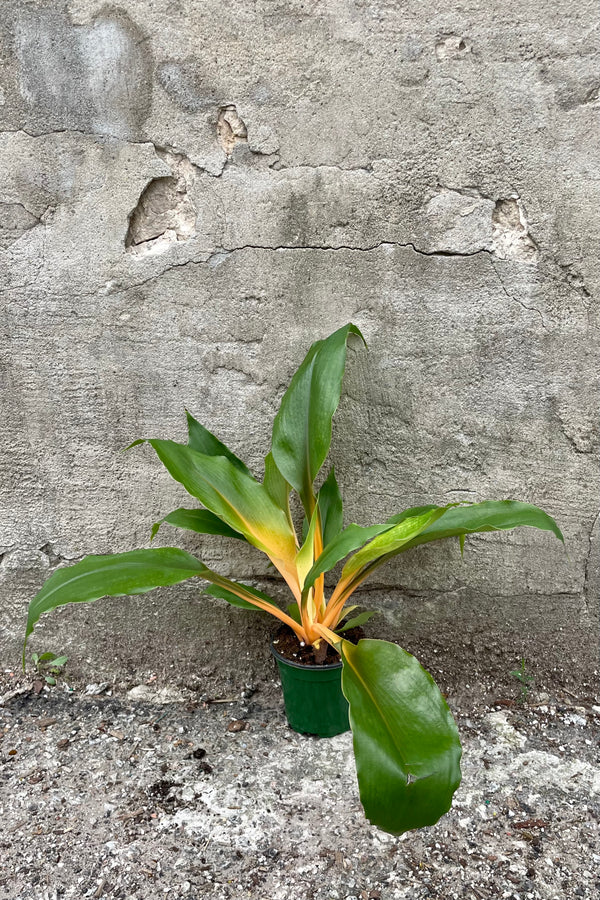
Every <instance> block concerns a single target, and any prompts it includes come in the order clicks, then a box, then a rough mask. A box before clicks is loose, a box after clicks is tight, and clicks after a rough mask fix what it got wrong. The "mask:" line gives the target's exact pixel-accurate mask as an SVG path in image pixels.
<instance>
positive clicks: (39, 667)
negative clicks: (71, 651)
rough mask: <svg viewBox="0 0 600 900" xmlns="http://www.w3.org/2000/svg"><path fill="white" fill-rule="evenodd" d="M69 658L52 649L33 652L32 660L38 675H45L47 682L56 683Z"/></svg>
mask: <svg viewBox="0 0 600 900" xmlns="http://www.w3.org/2000/svg"><path fill="white" fill-rule="evenodd" d="M67 660H68V657H67V656H57V655H56V653H52V652H50V651H47V652H46V653H32V654H31V661H32V663H33V664H34V666H35V671H36V672H37V673H38V675H42V676H43V678H44V681H45V682H46V683H47V684H56V678H57V676H58V675H62V670H63V667H64V665H65V663H66V662H67Z"/></svg>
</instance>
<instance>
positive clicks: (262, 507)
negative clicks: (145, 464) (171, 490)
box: [148, 439, 296, 560]
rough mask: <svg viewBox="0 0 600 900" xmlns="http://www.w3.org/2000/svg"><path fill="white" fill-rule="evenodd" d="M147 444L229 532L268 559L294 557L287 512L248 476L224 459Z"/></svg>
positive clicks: (180, 447)
mask: <svg viewBox="0 0 600 900" xmlns="http://www.w3.org/2000/svg"><path fill="white" fill-rule="evenodd" d="M148 443H149V444H151V446H152V447H153V448H154V449H155V450H156V453H157V454H158V456H159V458H160V460H161V462H162V463H163V465H164V466H165V467H166V468H167V470H168V471H169V473H170V474H171V475H172V477H173V478H174V479H175V481H178V482H179V483H180V484H182V485H183V486H184V488H185V489H186V490H187V491H188V492H189V493H190V494H192V496H193V497H196V498H197V499H198V500H200V502H201V503H202V504H203V505H204V506H206V507H207V509H209V510H210V511H211V512H212V513H214V514H215V515H216V516H218V517H219V518H220V519H222V520H223V521H224V522H226V523H227V525H229V526H230V528H232V529H233V530H234V531H238V532H240V534H243V535H244V537H245V538H246V539H247V540H248V541H249V542H250V543H251V544H253V545H254V546H255V547H258V548H259V550H262V551H263V552H265V553H267V554H268V555H269V556H271V557H276V558H278V559H288V560H289V559H291V558H293V557H294V556H295V554H296V540H295V536H294V534H293V532H292V529H291V527H290V524H289V522H288V520H287V518H286V515H285V513H284V512H283V510H281V509H280V508H279V507H278V506H276V504H275V503H274V501H273V500H272V499H271V497H270V496H269V494H268V492H267V490H266V489H265V488H264V486H263V485H262V484H259V483H258V481H255V479H254V478H252V476H250V475H248V474H247V472H245V471H243V470H242V469H240V468H239V467H237V466H235V465H234V464H233V463H232V462H231V461H230V460H229V459H227V458H226V457H224V456H207V455H206V454H204V453H199V452H198V451H196V450H193V449H192V448H191V447H188V446H186V445H185V444H177V443H175V441H162V440H156V439H151V440H149V441H148Z"/></svg>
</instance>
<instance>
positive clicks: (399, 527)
mask: <svg viewBox="0 0 600 900" xmlns="http://www.w3.org/2000/svg"><path fill="white" fill-rule="evenodd" d="M446 509H447V507H445V506H442V507H437V508H433V509H427V510H426V512H423V513H421V514H420V515H415V516H409V517H407V518H404V519H402V521H401V522H399V523H398V524H396V525H391V526H389V522H388V523H386V524H388V528H387V529H386V531H384V532H383V534H379V535H377V536H376V537H375V538H373V540H372V541H369V543H368V544H365V546H364V547H363V548H362V549H361V550H359V551H358V553H355V554H354V556H351V557H350V559H349V560H348V562H347V563H346V565H345V566H344V568H343V569H342V579H343V580H347V579H350V578H353V577H354V576H355V575H356V574H357V573H358V572H360V571H361V570H363V569H365V568H366V567H367V566H371V565H372V564H373V563H375V562H376V561H378V560H379V559H381V558H382V557H386V558H387V557H389V556H391V555H393V554H394V553H396V552H398V550H399V549H400V548H401V547H403V546H404V545H405V544H407V543H408V541H410V540H411V539H413V538H415V537H417V535H419V534H421V532H422V531H424V530H425V528H427V527H428V525H430V524H431V523H433V522H435V520H436V519H439V518H440V516H442V515H443V514H444V512H445V511H446Z"/></svg>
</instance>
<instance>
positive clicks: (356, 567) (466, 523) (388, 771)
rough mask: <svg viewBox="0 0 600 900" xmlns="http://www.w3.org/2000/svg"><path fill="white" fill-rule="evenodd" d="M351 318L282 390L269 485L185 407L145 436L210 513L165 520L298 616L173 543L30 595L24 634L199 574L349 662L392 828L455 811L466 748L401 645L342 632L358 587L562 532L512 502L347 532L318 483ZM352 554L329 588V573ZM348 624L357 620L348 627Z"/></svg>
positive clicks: (372, 805)
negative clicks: (376, 576)
mask: <svg viewBox="0 0 600 900" xmlns="http://www.w3.org/2000/svg"><path fill="white" fill-rule="evenodd" d="M351 334H352V335H356V336H358V337H359V338H362V335H361V334H360V331H359V330H358V328H356V327H355V326H354V325H352V324H348V325H346V326H344V327H343V328H340V329H339V330H338V331H336V332H334V333H333V334H332V335H330V336H329V337H328V338H326V339H325V340H320V341H317V342H316V343H315V344H313V345H312V347H311V348H310V350H309V351H308V354H307V356H306V358H305V359H304V361H303V363H302V364H301V366H300V368H299V369H298V371H297V372H296V373H295V375H294V376H293V378H292V380H291V383H290V386H289V388H288V390H287V391H286V393H285V394H284V396H283V399H282V401H281V406H280V409H279V412H278V413H277V415H276V417H275V421H274V424H273V434H272V443H271V449H270V452H269V453H268V454H267V456H266V458H265V471H264V479H263V481H262V483H261V482H259V481H258V480H257V479H256V478H255V477H254V476H253V475H252V474H251V472H250V471H249V470H248V468H247V467H246V465H245V464H244V463H243V462H242V461H241V459H239V458H238V457H237V456H236V455H235V454H234V453H232V451H231V450H229V449H228V448H227V447H225V446H224V445H223V444H222V443H221V442H220V441H219V440H218V439H217V438H216V437H215V436H214V435H213V434H211V432H209V431H207V429H206V428H204V427H203V426H202V425H201V424H200V423H199V422H197V421H196V419H194V418H193V416H191V415H190V414H189V413H187V422H188V442H187V444H179V443H175V442H174V441H168V440H157V439H149V440H147V441H144V440H138V441H134V443H133V444H131V445H130V446H132V447H133V446H135V445H136V444H143V443H148V444H149V445H150V446H151V447H152V448H153V449H154V450H155V452H156V453H157V455H158V457H159V459H160V460H161V462H162V463H163V464H164V465H165V466H166V468H167V470H168V471H169V473H170V474H171V475H172V477H173V478H174V479H175V480H176V481H178V482H179V483H180V484H182V485H183V486H184V487H185V488H186V490H187V491H188V492H189V493H190V494H191V495H192V496H193V497H194V498H196V499H197V500H199V501H200V503H201V504H202V505H203V507H204V508H203V509H198V508H195V509H176V510H175V511H174V512H172V513H170V514H169V515H167V516H166V517H165V518H164V519H163V520H161V522H158V523H156V525H155V526H154V528H153V531H152V534H153V536H154V535H155V534H156V532H157V531H158V528H159V527H160V526H161V524H162V523H163V522H164V523H167V524H169V525H174V526H176V527H179V528H186V529H190V530H192V531H195V532H198V533H200V534H217V535H223V536H224V537H227V538H231V539H235V540H239V541H246V542H248V543H250V544H252V545H253V546H254V547H256V548H257V549H259V550H261V551H263V552H264V553H265V554H266V555H267V557H268V559H269V560H270V562H271V563H272V564H273V566H274V567H275V568H276V569H277V570H278V571H279V572H280V573H281V575H282V577H283V579H284V580H285V582H286V583H287V585H288V587H289V590H290V591H291V593H292V595H293V598H294V601H295V603H294V605H293V608H294V609H295V614H294V615H290V613H289V612H287V611H286V610H284V609H283V608H282V607H281V606H280V605H279V604H278V603H276V602H275V601H274V600H273V599H272V598H271V597H269V596H267V595H266V594H264V593H262V592H261V591H258V590H256V589H255V588H253V587H250V586H249V585H245V584H240V583H237V582H235V581H232V580H230V579H228V578H225V577H223V576H222V575H219V574H218V573H216V572H213V571H211V569H209V568H208V567H207V566H205V565H204V564H203V563H202V562H200V560H198V559H196V558H195V557H193V556H191V555H190V554H189V553H186V552H185V551H183V550H179V549H177V548H176V547H162V548H160V549H145V550H132V551H129V552H126V553H117V554H114V555H108V556H87V557H85V558H84V559H83V560H82V561H81V562H79V563H76V564H75V565H73V566H71V567H69V568H61V569H58V570H57V571H55V572H54V573H53V574H52V575H51V577H50V578H49V579H48V581H47V582H46V584H45V585H44V586H43V588H42V590H41V591H40V592H39V593H38V594H37V596H36V597H35V598H34V599H33V600H32V601H31V604H30V607H29V615H28V620H27V629H26V637H25V640H26V641H27V638H28V637H29V635H30V634H31V632H32V630H33V627H34V625H35V623H36V622H37V621H38V619H39V617H40V615H42V613H45V612H47V611H48V610H50V609H53V608H55V607H58V606H62V605H63V604H66V603H78V602H85V601H92V600H97V599H98V598H100V597H102V596H107V595H108V596H122V595H129V594H141V593H144V592H146V591H150V590H152V589H153V588H156V587H159V586H165V585H173V584H177V583H179V582H182V581H184V580H186V579H188V578H193V577H199V578H202V579H204V580H205V581H207V582H209V584H210V587H209V588H208V593H210V594H212V595H213V596H215V597H221V598H223V599H224V600H226V601H228V602H229V603H231V604H233V605H234V606H238V607H242V608H244V609H255V610H256V609H258V610H263V611H264V612H268V613H270V614H271V615H273V616H275V617H276V618H277V619H278V620H279V621H280V622H283V623H285V624H286V625H288V626H289V627H290V628H291V629H292V630H293V631H294V632H295V634H296V635H297V637H298V638H299V640H301V641H304V642H305V643H307V644H311V645H313V646H314V647H315V648H316V649H317V651H319V650H320V649H321V647H322V642H324V641H325V642H327V643H329V644H331V645H332V646H334V647H335V648H336V649H337V650H338V652H339V654H340V656H341V659H342V663H343V675H342V687H343V691H344V694H345V695H346V698H347V699H348V701H349V705H350V723H351V727H352V731H353V737H354V750H355V756H356V766H357V773H358V782H359V788H360V797H361V801H362V804H363V806H364V809H365V812H366V815H367V817H368V818H369V819H370V821H371V822H373V823H374V824H375V825H377V826H379V827H380V828H382V829H384V830H386V831H389V832H391V833H396V834H399V833H402V832H404V831H407V830H408V829H411V828H418V827H421V826H424V825H431V824H433V823H434V822H436V821H437V820H438V819H439V817H440V816H441V815H443V814H444V813H445V812H446V811H447V810H448V809H449V807H450V804H451V801H452V795H453V793H454V791H455V790H456V788H457V787H458V784H459V782H460V766H459V762H460V756H461V746H460V741H459V737H458V732H457V729H456V725H455V723H454V720H453V718H452V716H451V714H450V711H449V709H448V706H447V704H446V702H445V700H444V699H443V697H442V695H441V693H440V691H439V689H438V688H437V686H436V684H435V683H434V681H433V679H432V677H431V676H430V675H429V673H428V672H426V671H425V670H424V669H423V668H421V666H420V665H419V663H418V662H417V660H416V659H415V658H414V657H413V656H411V655H410V654H409V653H407V652H406V651H405V650H403V649H402V648H401V647H399V646H397V645H396V644H392V643H388V642H386V641H381V640H361V641H359V643H358V644H356V645H354V644H352V643H350V642H349V641H347V640H345V639H344V638H343V636H342V635H341V634H340V633H339V632H340V630H341V629H340V622H342V621H343V620H344V618H345V617H346V616H347V614H348V611H349V610H348V606H347V603H348V600H349V599H350V597H351V596H352V594H353V592H354V591H355V590H356V589H357V588H358V587H359V585H361V584H362V583H363V581H364V580H365V578H367V577H368V576H369V575H371V574H372V572H374V571H375V570H376V569H377V568H378V567H379V566H381V565H382V564H383V563H385V562H387V560H389V559H391V558H393V557H394V556H396V555H397V554H399V553H404V552H406V551H408V550H410V549H412V548H413V547H416V546H418V545H419V544H425V543H428V542H430V541H437V540H440V539H442V538H448V537H458V538H459V541H460V546H461V550H462V547H463V542H464V538H465V535H466V534H471V533H473V532H487V531H498V530H504V529H509V528H514V527H516V526H518V525H529V526H533V527H536V528H541V529H545V530H548V531H551V532H553V533H554V534H555V535H556V536H557V537H558V538H560V539H561V540H562V535H561V532H560V530H559V528H558V526H557V525H556V523H555V522H554V520H553V519H552V518H550V516H548V515H547V514H546V513H545V512H543V511H542V510H540V509H538V508H537V507H535V506H531V505H529V504H527V503H520V502H518V501H513V500H504V501H499V502H492V501H487V502H484V503H474V504H447V505H446V506H435V505H431V504H430V505H426V506H419V507H415V508H412V509H407V510H404V512H401V513H399V514H396V515H393V516H391V517H390V518H389V519H387V520H386V521H385V522H384V523H382V524H380V525H372V526H367V527H364V526H360V525H355V524H350V525H347V526H346V527H345V528H344V527H343V511H342V497H341V494H340V490H339V487H338V484H337V481H336V477H335V473H334V470H333V468H331V470H330V471H329V474H328V475H327V477H326V478H325V480H324V481H323V482H322V484H321V486H320V488H319V489H318V490H316V489H315V487H314V483H315V479H316V478H317V476H318V475H319V472H320V470H321V467H322V465H323V463H324V462H325V459H326V457H327V454H328V452H329V447H330V443H331V428H332V419H333V415H334V413H335V410H336V408H337V406H338V402H339V399H340V393H341V385H342V378H343V373H344V368H345V362H346V344H347V341H348V338H349V336H350V335H351ZM292 490H295V491H296V492H297V494H298V495H299V497H300V500H301V503H302V507H303V509H304V514H305V522H304V529H303V538H302V539H299V538H298V536H297V533H296V529H295V527H294V522H293V518H292V514H291V512H290V494H291V491H292ZM342 560H346V562H345V563H344V565H343V568H342V572H341V577H340V579H339V581H338V583H337V585H336V586H335V588H334V589H333V591H332V592H331V593H329V592H328V591H327V590H326V588H325V583H324V576H325V573H327V572H329V571H330V570H331V569H332V568H333V567H334V566H335V565H336V564H337V563H339V562H341V561H342ZM346 624H347V625H349V624H350V623H349V622H348V623H346Z"/></svg>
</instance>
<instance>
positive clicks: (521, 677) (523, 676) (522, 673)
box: [510, 659, 535, 703]
mask: <svg viewBox="0 0 600 900" xmlns="http://www.w3.org/2000/svg"><path fill="white" fill-rule="evenodd" d="M510 674H511V675H512V676H513V677H514V678H516V679H517V681H518V682H519V683H520V686H521V694H520V696H519V700H520V701H521V703H525V701H526V700H527V695H528V693H529V689H530V688H531V686H532V685H533V682H534V680H535V679H534V677H533V675H529V674H528V672H527V669H526V668H525V660H524V659H521V668H520V669H513V670H512V672H511V673H510Z"/></svg>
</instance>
